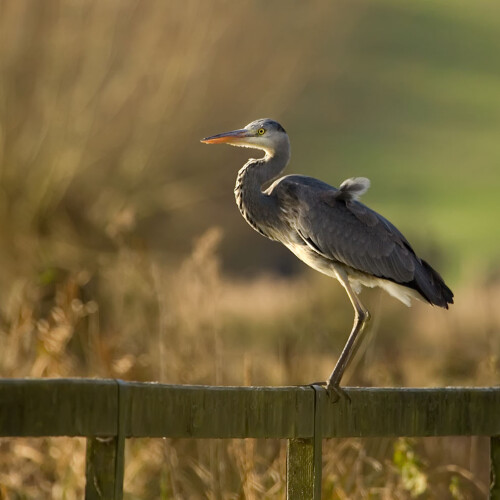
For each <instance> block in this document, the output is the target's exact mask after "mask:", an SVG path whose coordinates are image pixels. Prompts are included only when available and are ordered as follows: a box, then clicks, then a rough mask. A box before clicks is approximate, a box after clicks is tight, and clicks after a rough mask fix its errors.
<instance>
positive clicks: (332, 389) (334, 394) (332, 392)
mask: <svg viewBox="0 0 500 500" xmlns="http://www.w3.org/2000/svg"><path fill="white" fill-rule="evenodd" d="M326 394H327V395H328V399H329V400H330V402H331V403H337V402H338V401H339V400H340V399H341V398H346V399H347V401H349V403H350V402H351V397H350V396H349V394H347V392H345V391H344V389H342V387H340V385H338V384H333V383H332V382H331V381H328V382H326Z"/></svg>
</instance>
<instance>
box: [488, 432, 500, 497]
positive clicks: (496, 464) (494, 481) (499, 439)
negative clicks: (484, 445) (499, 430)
mask: <svg viewBox="0 0 500 500" xmlns="http://www.w3.org/2000/svg"><path fill="white" fill-rule="evenodd" d="M490 457H491V466H490V472H491V484H490V499H491V500H500V436H493V437H492V438H491V439H490Z"/></svg>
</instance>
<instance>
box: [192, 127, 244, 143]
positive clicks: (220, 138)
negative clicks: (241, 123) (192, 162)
mask: <svg viewBox="0 0 500 500" xmlns="http://www.w3.org/2000/svg"><path fill="white" fill-rule="evenodd" d="M242 137H248V130H246V129H244V128H242V129H240V130H232V131H231V132H224V133H223V134H217V135H212V136H211V137H205V139H202V140H201V142H204V143H205V144H221V143H228V144H231V143H232V142H234V141H236V140H238V139H241V138H242Z"/></svg>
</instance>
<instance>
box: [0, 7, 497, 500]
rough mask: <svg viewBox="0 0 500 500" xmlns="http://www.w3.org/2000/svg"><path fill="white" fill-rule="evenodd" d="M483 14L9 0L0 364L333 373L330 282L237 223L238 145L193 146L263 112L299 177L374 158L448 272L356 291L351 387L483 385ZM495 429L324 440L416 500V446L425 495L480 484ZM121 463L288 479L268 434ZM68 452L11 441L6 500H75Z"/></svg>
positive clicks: (3, 59)
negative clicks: (361, 306)
mask: <svg viewBox="0 0 500 500" xmlns="http://www.w3.org/2000/svg"><path fill="white" fill-rule="evenodd" d="M498 13H499V6H498V4H496V3H494V2H489V1H486V0H481V1H480V2H475V3H474V4H473V5H472V4H470V3H469V2H465V1H464V0H459V1H457V2H454V4H453V6H452V7H451V6H450V5H445V4H441V3H439V2H436V1H431V0H425V1H422V2H418V3H411V4H410V3H408V4H406V3H405V4H401V3H398V2H395V1H393V0H383V1H381V2H376V3H373V2H367V1H360V2H356V3H353V2H347V1H345V0H341V1H336V2H334V3H330V2H324V1H317V2H313V3H310V2H309V3H304V2H299V1H298V0H294V1H290V2H288V3H287V8H284V7H283V3H282V2H278V1H276V0H266V1H264V0H256V1H254V2H245V3H234V2H229V1H222V0H218V1H216V2H202V1H200V0H186V1H184V2H182V3H175V4H174V3H171V2H163V1H161V0H148V1H147V2H139V1H137V0H101V1H99V2H90V1H88V0H71V1H67V0H47V1H43V2H42V1H38V0H16V1H11V0H0V265H1V270H2V271H1V273H0V342H1V345H2V346H3V348H2V355H1V356H0V375H1V376H4V377H23V376H34V377H43V376H51V377H60V376H100V377H120V378H124V379H134V380H158V381H162V382H168V383H206V384H248V385H249V384H263V385H264V384H265V385H270V384H301V383H305V382H309V381H311V380H318V377H322V376H325V375H326V374H328V373H329V372H330V370H331V368H332V364H333V361H334V359H335V356H336V355H337V354H338V352H339V351H340V349H341V347H342V345H343V342H344V341H345V335H344V334H341V332H347V331H348V330H349V328H350V326H351V322H352V311H351V309H350V306H349V304H348V301H347V299H346V297H345V294H344V293H343V291H342V289H341V288H340V287H339V286H337V285H336V284H335V283H333V282H332V280H329V279H327V278H325V277H322V276H319V275H316V274H314V273H312V272H311V273H304V274H303V275H302V274H299V273H298V271H300V270H303V269H305V266H303V265H302V264H301V263H299V262H297V261H296V259H295V258H294V257H293V256H292V255H291V254H290V253H289V252H287V251H286V249H284V248H281V247H280V246H279V245H275V244H273V243H271V242H269V241H266V240H265V239H264V238H262V237H260V236H259V235H258V234H257V233H255V232H253V231H252V230H251V229H250V228H249V227H248V226H247V225H246V224H245V223H244V221H243V220H241V217H240V215H239V213H238V211H237V208H236V207H235V204H234V200H233V194H232V191H233V184H234V179H235V175H236V171H237V169H238V168H239V167H240V166H241V165H242V164H243V163H244V161H246V158H247V157H248V153H249V151H247V150H236V149H231V148H222V147H221V148H208V147H207V146H204V145H202V144H200V143H199V142H198V141H199V139H200V138H201V137H204V136H206V135H209V134H213V133H217V132H221V131H225V130H228V129H233V128H235V127H240V126H242V125H244V124H245V123H247V122H249V121H251V120H253V119H255V118H258V117H264V116H269V117H272V118H275V119H277V120H279V121H280V122H281V123H283V125H284V126H285V128H286V129H287V131H288V132H289V134H290V137H291V141H292V149H293V157H292V164H291V166H290V169H289V171H290V172H300V173H304V174H309V175H314V176H317V177H321V178H322V179H324V180H325V181H327V182H330V183H332V184H335V185H338V184H339V183H340V181H342V180H343V179H344V178H346V177H350V176H355V175H356V176H357V175H365V176H367V177H370V178H371V179H372V185H373V188H372V190H371V191H369V193H367V195H366V202H367V203H368V204H370V205H371V206H373V208H375V209H377V210H378V211H380V212H382V213H383V214H384V215H385V216H387V217H388V218H390V219H391V220H392V221H394V222H395V223H396V224H397V225H398V226H399V227H400V228H401V230H402V231H403V232H404V233H405V234H407V236H408V237H409V238H410V239H411V241H412V242H414V243H415V247H416V249H417V250H418V251H419V253H421V254H422V255H423V256H424V257H426V258H428V259H429V260H430V261H431V262H432V263H433V264H435V265H436V267H438V268H439V269H440V270H442V271H443V274H445V276H446V277H447V278H448V276H451V277H452V280H451V284H452V285H453V289H454V291H455V292H456V298H457V304H456V306H453V308H452V309H451V310H450V311H449V312H448V313H446V312H444V311H441V310H436V309H432V308H429V307H428V306H426V305H425V304H415V306H414V308H412V309H411V310H407V309H406V308H404V307H403V306H402V305H401V304H399V303H396V302H395V301H393V300H391V299H388V300H386V298H385V297H384V296H383V295H382V294H380V293H379V292H377V291H373V290H368V291H366V292H364V294H363V301H364V302H366V304H367V305H368V307H369V309H370V310H371V312H372V313H373V316H374V321H373V323H372V325H373V326H372V329H371V331H370V332H369V335H368V336H367V337H368V339H372V340H373V341H371V342H367V343H366V345H365V346H364V347H365V350H364V353H360V354H364V356H358V358H357V363H358V366H357V367H353V368H356V369H355V370H351V374H350V375H349V376H350V377H351V378H350V379H349V378H348V379H347V380H346V382H349V383H355V384H363V385H402V386H408V385H421V386H428V385H450V384H455V385H458V384H485V385H491V384H494V383H495V381H496V380H497V378H498V366H499V358H498V352H500V336H499V331H500V311H499V310H498V307H497V306H496V304H497V303H498V300H500V280H499V276H500V274H499V267H498V250H499V248H500V233H499V231H498V230H496V227H497V221H496V217H497V214H498V213H499V209H500V198H499V197H498V196H497V191H498V186H499V181H500V170H499V169H498V168H497V158H498V157H499V152H500V146H499V142H498V140H497V136H498V133H499V132H500V93H499V92H498V90H497V89H498V84H499V81H498V80H499V77H500V66H499V65H498V61H497V59H498V53H499V51H500V38H499V37H498V36H497V34H498V28H499V23H500V16H499V15H498ZM251 154H252V153H251ZM221 228H223V229H221ZM200 235H201V236H200ZM250 276H251V278H250ZM375 337H376V338H375ZM406 443H407V444H408V442H406ZM444 443H448V444H446V445H444ZM450 443H451V444H450ZM485 443H486V442H485V440H484V439H483V438H474V437H470V438H460V439H459V438H453V439H452V438H450V439H449V440H448V441H445V440H438V439H428V440H419V441H418V442H415V443H413V442H412V443H410V444H411V450H410V451H411V452H412V453H414V455H411V453H410V451H408V450H409V449H407V450H406V451H404V450H400V451H399V452H398V453H399V455H398V457H399V458H398V459H396V458H395V454H394V441H393V440H388V439H381V440H363V441H361V440H354V439H351V440H332V441H331V442H329V443H328V444H327V445H326V446H325V454H324V471H325V472H324V489H325V494H326V495H328V496H327V497H328V498H335V499H337V498H338V499H350V498H383V499H386V498H387V499H388V498H409V496H410V495H411V491H413V490H414V488H413V490H412V488H408V483H406V485H405V481H404V480H403V479H402V478H403V473H402V471H403V469H404V468H405V467H406V468H407V467H409V466H410V465H411V464H413V465H415V464H416V462H415V463H414V461H412V460H413V459H412V458H411V457H412V456H413V457H415V456H418V457H422V460H423V461H424V463H425V470H423V469H422V468H419V467H420V466H417V465H415V467H417V469H418V470H419V471H420V473H422V474H425V477H426V481H427V490H426V492H425V494H424V495H423V496H421V497H422V498H440V499H441V498H447V495H448V496H449V495H452V497H453V498H479V497H480V496H481V495H483V496H484V495H485V491H486V484H487V481H488V477H487V464H488V456H487V446H486V444H485ZM398 446H399V447H401V446H402V445H401V442H399V441H396V447H398ZM412 450H413V451H412ZM450 450H453V452H451V451H450ZM47 457H49V458H47ZM68 463H70V464H71V467H68ZM126 464H127V470H126V484H125V488H126V491H127V495H128V498H131V499H132V498H210V499H219V498H227V499H230V498H231V499H232V498H247V499H254V498H255V499H257V498H282V497H283V494H284V475H285V472H284V471H285V451H284V446H283V443H281V444H280V443H278V442H275V441H265V442H261V441H256V442H254V441H237V440H234V441H209V442H208V441H204V442H196V441H182V440H180V441H179V440H169V441H161V440H132V441H131V442H129V443H128V445H127V462H126ZM405 464H406V465H405ZM408 464H410V465H408ZM83 465H84V442H83V440H69V439H60V438H58V439H45V440H34V439H33V440H29V439H27V440H7V439H2V440H1V441H0V498H9V499H10V498H13V499H18V498H19V499H20V498H35V497H36V498H53V499H57V498H61V499H62V498H65V499H71V498H79V497H81V495H82V489H83V487H84V485H83V480H84V479H83ZM413 465H412V466H411V467H413ZM425 495H427V496H425Z"/></svg>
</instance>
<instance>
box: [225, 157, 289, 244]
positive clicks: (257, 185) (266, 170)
mask: <svg viewBox="0 0 500 500" xmlns="http://www.w3.org/2000/svg"><path fill="white" fill-rule="evenodd" d="M289 159H290V153H289V148H288V149H286V150H284V151H277V152H274V154H273V155H271V154H266V156H264V158H262V159H260V160H249V161H248V162H247V163H246V164H245V165H244V166H243V167H242V168H241V169H240V171H239V172H238V177H237V178H236V186H235V188H234V195H235V198H236V204H237V205H238V208H239V210H240V212H241V215H243V217H244V218H245V220H246V221H247V222H248V223H249V224H250V225H251V226H252V227H253V228H254V229H255V230H256V231H258V232H259V233H261V234H263V235H264V236H267V237H272V236H271V234H270V232H269V231H268V229H269V228H270V227H273V220H274V217H276V216H277V215H278V213H277V207H276V200H275V199H274V198H273V197H272V196H269V195H267V194H265V193H264V192H263V191H262V189H263V186H265V185H267V184H269V183H270V182H272V181H273V180H275V179H276V178H277V177H278V176H279V175H280V174H281V172H282V171H283V170H284V168H285V167H286V165H287V164H288V161H289Z"/></svg>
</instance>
